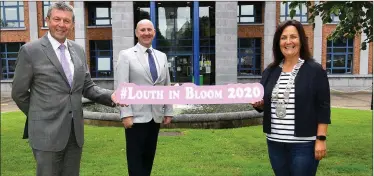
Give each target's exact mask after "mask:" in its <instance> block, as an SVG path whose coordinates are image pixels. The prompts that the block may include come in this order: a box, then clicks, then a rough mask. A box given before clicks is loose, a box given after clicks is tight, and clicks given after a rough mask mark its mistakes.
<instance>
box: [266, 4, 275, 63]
mask: <svg viewBox="0 0 374 176" xmlns="http://www.w3.org/2000/svg"><path fill="white" fill-rule="evenodd" d="M276 7H277V6H276V2H275V1H266V2H265V19H264V69H265V68H266V67H267V66H268V65H269V64H270V63H272V62H273V50H272V48H273V38H274V33H275V29H276V27H277V24H276V23H277V19H276V17H277V16H276V13H275V12H276V10H275V9H276Z"/></svg>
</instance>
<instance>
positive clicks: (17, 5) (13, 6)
mask: <svg viewBox="0 0 374 176" xmlns="http://www.w3.org/2000/svg"><path fill="white" fill-rule="evenodd" d="M0 17H1V18H0V27H1V28H23V27H25V22H24V11H23V2H22V1H8V2H4V1H0Z"/></svg>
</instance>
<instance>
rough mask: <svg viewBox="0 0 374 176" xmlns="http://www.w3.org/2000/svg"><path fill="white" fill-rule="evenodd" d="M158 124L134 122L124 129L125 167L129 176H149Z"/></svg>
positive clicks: (154, 151)
mask: <svg viewBox="0 0 374 176" xmlns="http://www.w3.org/2000/svg"><path fill="white" fill-rule="evenodd" d="M159 131H160V124H159V123H155V121H154V120H153V119H152V120H151V121H150V122H148V123H134V125H133V126H132V127H131V128H128V129H125V135H126V155H127V169H128V172H129V175H130V176H149V175H151V172H152V166H153V160H154V158H155V153H156V147H157V138H158V132H159Z"/></svg>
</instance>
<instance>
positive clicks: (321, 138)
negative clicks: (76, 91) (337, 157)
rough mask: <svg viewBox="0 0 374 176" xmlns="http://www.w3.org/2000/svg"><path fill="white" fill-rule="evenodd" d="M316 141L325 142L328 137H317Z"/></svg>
mask: <svg viewBox="0 0 374 176" xmlns="http://www.w3.org/2000/svg"><path fill="white" fill-rule="evenodd" d="M316 139H318V140H321V141H325V140H326V136H317V137H316Z"/></svg>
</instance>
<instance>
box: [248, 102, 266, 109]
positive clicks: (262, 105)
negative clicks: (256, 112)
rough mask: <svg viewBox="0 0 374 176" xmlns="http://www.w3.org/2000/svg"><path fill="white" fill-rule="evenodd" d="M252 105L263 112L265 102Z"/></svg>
mask: <svg viewBox="0 0 374 176" xmlns="http://www.w3.org/2000/svg"><path fill="white" fill-rule="evenodd" d="M251 104H252V106H253V107H254V108H258V109H261V110H262V109H263V108H264V100H261V101H258V102H255V103H251Z"/></svg>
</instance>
